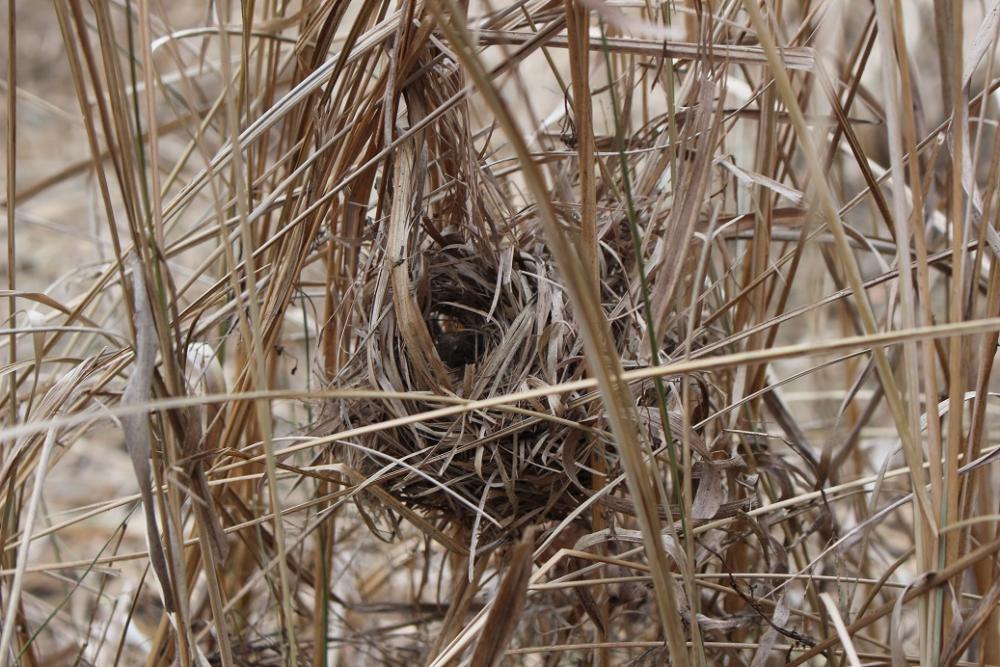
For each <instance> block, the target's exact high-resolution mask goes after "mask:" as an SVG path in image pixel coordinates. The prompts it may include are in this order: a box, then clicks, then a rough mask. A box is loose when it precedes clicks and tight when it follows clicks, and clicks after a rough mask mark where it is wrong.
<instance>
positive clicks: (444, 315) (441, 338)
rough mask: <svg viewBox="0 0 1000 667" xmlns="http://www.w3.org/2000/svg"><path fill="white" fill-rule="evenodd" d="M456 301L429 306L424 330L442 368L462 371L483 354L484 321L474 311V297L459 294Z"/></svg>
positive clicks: (475, 310)
mask: <svg viewBox="0 0 1000 667" xmlns="http://www.w3.org/2000/svg"><path fill="white" fill-rule="evenodd" d="M455 296H457V297H458V299H455V300H452V301H448V302H445V303H437V304H433V305H432V306H431V311H430V315H429V317H428V321H427V324H428V329H429V330H430V333H431V337H432V338H433V339H434V347H435V348H436V349H437V353H438V356H439V357H441V361H443V362H444V363H445V365H447V366H450V367H451V368H462V367H463V366H465V365H466V364H474V363H476V362H477V361H479V360H480V359H482V358H483V356H484V355H485V354H486V351H487V347H488V345H489V336H488V335H487V325H486V319H485V317H483V316H482V315H480V314H479V312H477V311H478V310H479V307H480V304H479V303H478V301H479V299H478V298H476V297H478V295H474V294H469V293H463V294H458V295H455Z"/></svg>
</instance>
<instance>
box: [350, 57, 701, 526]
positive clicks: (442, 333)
mask: <svg viewBox="0 0 1000 667" xmlns="http://www.w3.org/2000/svg"><path fill="white" fill-rule="evenodd" d="M457 87H458V82H455V81H453V80H451V79H449V77H448V76H441V77H440V78H437V79H436V81H435V83H434V85H425V86H421V87H419V88H416V89H409V90H408V91H406V92H405V93H404V97H405V99H406V102H407V107H408V120H409V123H410V125H411V126H413V125H416V124H417V123H418V122H419V121H420V120H421V118H422V117H421V115H420V110H421V109H426V108H435V107H436V105H438V104H440V99H438V97H440V98H442V99H443V98H446V97H447V96H448V94H449V92H450V91H452V90H455V89H457ZM400 131H401V132H402V131H405V129H400ZM456 137H459V139H456ZM474 139H475V137H473V135H472V134H471V133H470V132H469V130H468V127H467V118H466V116H465V115H464V114H463V113H461V111H460V110H455V111H453V112H449V113H447V114H444V115H443V116H442V117H441V118H440V119H439V120H437V121H435V123H433V124H430V125H429V126H428V129H427V130H426V131H424V132H421V133H419V134H417V135H416V136H415V137H414V139H413V140H412V141H409V142H407V143H404V144H402V145H401V146H400V147H399V149H398V150H397V152H396V154H395V155H394V156H393V166H392V169H391V171H390V172H389V173H388V175H387V176H386V177H387V178H389V179H390V182H389V183H387V184H383V185H387V186H388V187H383V188H382V189H381V192H382V193H384V194H383V195H382V198H381V199H380V202H379V205H378V206H377V207H376V208H375V210H377V211H379V212H380V213H381V216H380V217H379V218H376V219H369V221H368V225H369V234H368V238H370V239H371V241H370V243H366V244H365V249H364V250H363V251H362V257H361V260H360V261H361V262H362V263H363V265H365V266H367V267H368V268H367V270H366V271H365V272H364V273H363V274H362V275H363V278H364V279H363V281H361V283H360V284H358V285H357V287H356V289H355V292H354V293H355V294H357V295H358V296H357V297H356V301H355V302H354V303H353V304H351V305H352V308H353V310H354V312H355V313H357V314H358V315H357V319H355V324H354V325H353V334H354V335H355V336H356V338H355V340H356V341H357V343H356V345H355V348H354V351H353V353H352V355H351V357H350V360H349V361H348V363H347V364H346V365H345V366H344V367H343V368H342V370H341V372H340V373H339V374H338V376H337V378H336V379H335V386H338V387H357V388H359V389H378V390H382V391H385V392H394V393H399V392H410V393H411V396H412V395H413V394H416V395H417V396H418V397H417V398H412V397H407V398H405V399H404V398H389V399H386V398H371V399H367V398H366V399H358V400H354V401H349V402H338V403H337V405H336V407H335V408H334V409H336V410H337V411H338V412H337V414H336V415H334V416H333V419H332V423H333V426H334V428H335V429H351V428H356V427H360V426H366V425H375V424H383V423H385V422H389V421H391V420H395V419H399V418H406V417H410V416H413V415H416V414H420V413H425V412H428V411H431V410H435V409H438V408H441V407H442V406H443V405H446V404H447V403H442V400H441V397H443V398H444V400H446V401H447V400H451V401H452V403H454V402H457V401H459V400H462V399H465V400H480V399H487V398H490V397H495V396H501V395H506V394H511V393H515V392H519V391H523V390H528V389H534V388H538V387H543V386H546V385H554V384H558V383H560V382H565V381H570V380H576V379H580V378H583V377H586V376H587V375H588V371H587V366H586V362H585V360H584V350H583V342H582V340H581V337H580V336H579V334H578V331H577V330H576V325H575V324H574V317H573V314H572V312H571V307H570V304H569V300H568V296H567V294H566V293H565V291H564V290H563V288H562V287H561V285H560V280H561V277H560V273H559V270H558V267H557V266H556V264H555V261H554V259H553V258H552V257H551V255H550V254H549V252H548V250H547V247H546V244H545V238H544V235H543V233H542V229H541V225H540V223H539V221H538V219H537V217H536V216H535V212H534V210H533V207H532V205H531V203H530V202H529V201H526V200H525V199H524V198H523V196H522V195H521V187H520V184H519V182H518V181H517V179H518V178H519V176H518V174H517V171H516V170H513V171H510V172H509V173H507V174H502V173H496V172H494V171H492V170H491V169H490V168H489V166H488V165H487V163H488V160H486V159H484V158H483V154H482V152H481V151H480V150H479V149H478V148H475V147H476V146H477V144H476V141H475V140H474ZM463 147H464V148H463ZM567 162H568V164H569V166H568V167H566V168H567V169H568V170H569V171H567V172H565V173H564V174H563V175H562V176H560V179H561V180H562V181H563V182H564V183H573V182H574V181H575V180H576V178H578V175H577V174H574V173H573V169H574V167H573V165H574V161H573V160H568V161H567ZM647 182H653V183H655V182H656V180H655V179H649V180H648V181H647ZM598 193H599V197H605V198H606V202H601V201H599V202H598V204H599V209H603V210H605V211H609V212H608V213H606V214H604V215H603V219H602V220H600V221H599V225H600V226H601V234H600V236H601V256H600V258H599V262H600V265H601V276H600V281H601V301H602V304H603V307H604V310H605V313H606V314H607V316H608V319H609V321H610V323H611V327H612V331H613V333H614V336H615V340H616V341H617V342H618V353H619V355H620V358H621V359H623V360H624V361H625V364H626V366H628V365H629V364H631V365H633V366H635V365H639V364H647V363H649V358H648V356H649V355H648V345H647V343H645V342H644V338H643V336H644V332H645V329H646V327H645V326H644V320H643V310H642V307H641V303H640V301H639V293H638V278H637V275H635V260H634V244H633V239H632V236H631V233H630V230H629V227H628V223H627V221H626V218H625V213H624V211H623V210H622V207H621V205H620V203H619V202H618V198H619V196H620V189H619V187H618V185H617V184H616V185H614V187H607V188H605V187H603V186H602V185H600V184H599V185H598ZM560 214H561V215H562V216H563V218H564V220H565V223H566V224H567V225H568V226H570V227H572V226H573V225H574V224H578V223H576V222H574V215H575V212H574V209H573V207H572V206H568V207H566V208H565V209H564V210H562V211H560ZM689 254H690V255H691V263H692V268H693V266H694V264H696V257H695V254H696V253H689ZM681 289H684V287H683V286H682V287H681ZM675 319H677V320H678V321H681V320H683V319H684V318H675ZM660 337H661V340H665V341H669V340H671V339H672V338H675V337H673V336H671V334H670V332H669V331H668V332H661V336H660ZM668 351H669V350H668ZM643 352H645V354H644V353H643ZM664 359H665V356H664V357H661V361H663V360H664ZM635 393H636V396H637V398H638V401H639V408H640V410H639V418H640V420H641V422H642V423H641V424H640V428H641V429H642V430H643V431H644V435H646V436H647V437H648V438H649V439H650V442H651V443H652V445H653V447H654V449H655V448H657V447H659V446H660V445H662V444H663V442H664V440H665V436H664V432H663V428H662V426H661V421H662V420H661V418H660V412H659V409H658V398H657V395H656V393H655V392H654V391H653V387H652V385H651V384H644V385H641V386H636V387H635ZM420 395H426V396H427V399H426V400H423V399H421V398H419V396H420ZM513 407H514V408H515V409H510V408H506V407H504V408H497V407H492V408H490V409H488V410H475V411H470V412H465V413H462V414H458V415H455V414H451V415H447V416H442V417H440V418H436V419H422V420H420V421H417V422H415V423H409V424H406V425H403V426H396V427H393V428H388V429H379V430H377V431H375V432H373V433H368V434H366V435H365V436H363V437H361V438H359V439H357V441H356V443H355V444H356V445H357V446H351V445H350V444H347V445H345V447H344V454H343V456H344V458H345V459H346V460H347V461H348V462H349V463H350V464H351V465H352V467H353V468H354V469H355V470H357V471H358V472H360V473H361V474H362V475H365V476H366V477H368V478H369V479H370V480H372V478H373V477H374V478H375V480H377V484H378V485H379V487H380V489H381V490H382V491H384V492H386V493H388V494H389V495H390V496H392V497H393V498H395V499H396V500H398V501H400V502H401V503H402V504H403V505H405V506H407V507H410V508H416V509H419V510H421V511H422V513H423V515H424V516H425V517H427V518H429V519H430V520H432V521H437V522H440V524H441V525H455V524H458V525H460V526H462V527H465V528H466V529H468V530H470V531H472V532H473V533H474V534H479V535H486V539H487V540H494V539H495V540H502V539H503V538H504V537H505V536H507V535H509V534H511V533H512V532H516V531H519V530H520V529H522V528H523V527H525V526H527V525H529V524H537V523H540V522H545V521H548V520H560V519H563V518H565V517H566V516H567V515H568V514H569V513H570V512H572V511H573V510H576V509H577V508H578V507H579V506H580V504H581V503H582V502H584V501H585V500H586V499H587V498H588V497H589V496H590V495H591V494H592V491H591V485H592V481H593V480H592V477H593V472H592V471H593V470H594V468H593V466H594V465H597V466H598V467H599V468H601V469H602V474H606V475H608V476H609V477H608V479H614V478H615V477H617V476H618V475H619V474H621V467H620V465H619V463H618V453H617V451H616V449H615V446H614V443H613V441H612V438H611V437H610V434H609V432H608V430H607V425H606V423H605V420H604V419H603V416H602V412H601V411H602V405H601V401H600V397H599V396H598V395H597V393H596V392H590V393H589V394H586V395H573V394H552V395H549V396H547V397H545V398H542V399H539V400H535V401H533V402H531V401H527V402H521V403H516V404H513ZM674 419H675V417H671V421H672V422H673V421H674ZM676 419H677V421H678V423H677V424H674V426H673V432H674V433H677V432H678V431H679V428H680V420H679V418H676ZM689 437H690V438H692V439H694V440H698V438H699V436H698V435H697V434H690V436H689ZM695 444H696V445H700V443H698V442H696V443H695ZM625 493H626V491H625V489H624V485H621V486H620V488H618V489H616V491H615V492H614V494H607V495H605V496H604V497H602V499H601V501H600V502H601V503H602V504H603V506H604V507H605V508H608V509H610V510H613V511H616V512H625V513H631V512H633V511H634V510H633V503H632V502H631V499H629V498H626V497H624V496H623V494H625ZM363 497H364V494H359V496H358V499H359V501H361V502H359V507H361V508H362V509H363V510H364V505H365V503H364V502H363ZM379 508H381V509H379ZM369 509H371V511H372V512H381V511H387V510H385V503H375V502H373V503H370V504H369ZM586 514H587V515H589V512H588V513H586ZM662 514H663V515H664V516H666V515H667V512H666V511H665V508H663V510H662ZM581 516H582V515H581ZM583 518H584V520H586V518H588V517H583Z"/></svg>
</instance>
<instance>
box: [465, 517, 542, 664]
mask: <svg viewBox="0 0 1000 667" xmlns="http://www.w3.org/2000/svg"><path fill="white" fill-rule="evenodd" d="M534 546H535V545H534V531H532V530H529V531H527V532H526V533H525V535H524V537H523V538H521V541H520V542H518V543H517V544H516V545H515V546H514V548H513V550H512V552H511V554H510V558H509V560H508V561H507V571H506V572H505V573H504V575H503V579H502V580H501V581H500V586H499V587H498V588H497V592H496V595H495V596H494V598H493V608H492V609H491V610H490V613H489V615H488V616H487V617H486V622H485V624H484V625H483V629H482V632H481V633H480V635H479V642H478V643H477V644H476V648H475V650H474V651H473V652H472V659H471V662H470V663H469V664H470V665H472V666H473V667H496V665H499V664H500V663H501V662H502V661H503V657H504V651H505V650H506V648H507V645H508V643H510V638H511V637H512V636H513V634H514V630H515V628H516V627H517V623H518V621H520V618H521V613H522V611H523V609H524V603H525V600H526V599H527V597H528V580H529V579H530V578H531V565H532V551H533V550H534Z"/></svg>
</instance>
